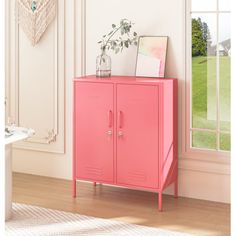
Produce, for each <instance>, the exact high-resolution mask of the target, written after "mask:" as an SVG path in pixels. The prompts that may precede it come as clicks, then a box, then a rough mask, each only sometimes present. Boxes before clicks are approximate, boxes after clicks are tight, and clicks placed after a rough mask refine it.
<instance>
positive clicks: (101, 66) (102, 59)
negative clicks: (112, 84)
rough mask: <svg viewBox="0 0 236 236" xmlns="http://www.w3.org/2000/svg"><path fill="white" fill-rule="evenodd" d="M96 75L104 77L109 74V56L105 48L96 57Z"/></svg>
mask: <svg viewBox="0 0 236 236" xmlns="http://www.w3.org/2000/svg"><path fill="white" fill-rule="evenodd" d="M96 76H97V77H101V78H105V77H110V76H111V57H110V56H108V55H107V54H106V50H102V51H101V54H100V55H99V56H97V59H96Z"/></svg>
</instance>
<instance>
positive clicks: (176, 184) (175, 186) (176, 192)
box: [174, 179, 178, 198]
mask: <svg viewBox="0 0 236 236" xmlns="http://www.w3.org/2000/svg"><path fill="white" fill-rule="evenodd" d="M174 195H175V198H177V197H178V179H176V180H175V183H174Z"/></svg>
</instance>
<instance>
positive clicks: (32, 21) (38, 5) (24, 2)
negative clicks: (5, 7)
mask: <svg viewBox="0 0 236 236" xmlns="http://www.w3.org/2000/svg"><path fill="white" fill-rule="evenodd" d="M56 2H57V0H16V7H17V10H16V19H17V21H18V23H19V25H20V26H21V28H22V30H23V31H24V33H25V34H26V35H27V37H28V38H29V40H30V41H31V44H32V45H33V46H35V44H37V43H38V42H39V40H40V38H41V37H42V35H43V33H44V32H45V30H46V29H47V27H48V25H49V24H50V23H51V22H52V21H53V19H54V18H55V15H56Z"/></svg>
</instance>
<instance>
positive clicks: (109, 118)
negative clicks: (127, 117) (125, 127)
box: [108, 110, 112, 128]
mask: <svg viewBox="0 0 236 236" xmlns="http://www.w3.org/2000/svg"><path fill="white" fill-rule="evenodd" d="M108 127H109V128H111V127H112V111H111V110H109V112H108Z"/></svg>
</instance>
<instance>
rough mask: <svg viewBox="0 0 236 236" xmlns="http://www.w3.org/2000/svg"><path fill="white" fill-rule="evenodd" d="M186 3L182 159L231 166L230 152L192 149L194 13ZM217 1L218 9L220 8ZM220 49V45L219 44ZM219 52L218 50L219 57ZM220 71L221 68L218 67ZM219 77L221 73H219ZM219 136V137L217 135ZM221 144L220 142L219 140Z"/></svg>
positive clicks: (189, 4)
mask: <svg viewBox="0 0 236 236" xmlns="http://www.w3.org/2000/svg"><path fill="white" fill-rule="evenodd" d="M184 2H185V7H184V8H185V9H184V12H185V14H184V22H185V23H184V32H185V36H184V49H185V53H184V54H185V59H184V62H185V66H186V67H185V86H184V89H183V91H182V108H183V109H182V112H183V114H182V140H185V141H184V142H182V147H181V148H182V158H183V159H185V158H186V159H193V160H200V161H207V162H216V163H223V164H229V163H230V151H224V150H210V149H201V148H195V147H191V140H190V139H191V130H192V127H191V121H192V107H191V99H192V98H191V95H192V94H191V87H192V11H191V2H192V0H184ZM218 2H219V0H217V7H218ZM198 12H199V13H203V12H202V11H194V13H198ZM207 12H208V13H209V12H211V13H216V14H220V13H224V12H225V13H226V12H227V13H231V12H230V11H219V9H217V10H216V11H204V13H207ZM218 19H219V18H218V17H217V34H219V32H218V24H219V22H218ZM217 48H218V44H217ZM218 53H219V51H218V50H217V55H219V54H218ZM217 61H218V62H217V63H219V57H218V59H217ZM218 70H219V66H218ZM217 74H218V75H219V71H218V72H217ZM217 92H218V95H217V113H218V114H217V119H218V117H219V76H218V78H217ZM217 123H218V125H217V128H216V132H219V121H218V122H217ZM217 136H219V135H217ZM218 142H219V140H218Z"/></svg>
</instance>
